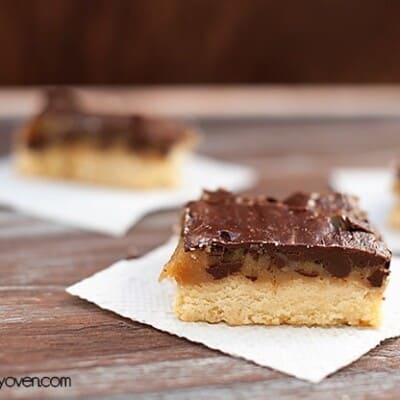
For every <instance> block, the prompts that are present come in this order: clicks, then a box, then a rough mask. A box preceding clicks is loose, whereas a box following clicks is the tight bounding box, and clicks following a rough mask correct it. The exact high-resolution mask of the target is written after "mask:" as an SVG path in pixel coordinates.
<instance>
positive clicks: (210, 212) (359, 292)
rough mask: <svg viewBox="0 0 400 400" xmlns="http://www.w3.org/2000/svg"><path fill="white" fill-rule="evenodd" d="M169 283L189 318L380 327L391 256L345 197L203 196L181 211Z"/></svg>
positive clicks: (168, 271) (352, 199)
mask: <svg viewBox="0 0 400 400" xmlns="http://www.w3.org/2000/svg"><path fill="white" fill-rule="evenodd" d="M181 225H182V229H181V236H180V240H179V244H178V246H177V248H176V250H175V252H174V254H173V255H172V257H171V259H170V261H169V262H168V263H167V264H166V265H165V267H164V269H163V270H162V272H161V276H160V279H164V278H172V279H174V280H175V281H176V283H177V294H176V299H175V313H176V315H177V316H178V318H180V319H181V320H184V321H207V322H212V323H215V322H221V321H224V322H226V323H228V324H230V325H246V324H265V325H280V324H290V325H309V326H312V325H322V326H325V325H343V324H344V325H356V326H378V325H379V323H380V320H381V312H380V310H381V305H382V301H383V294H384V290H385V287H386V284H387V280H388V275H389V265H390V260H391V252H390V251H389V250H388V248H387V246H386V244H385V243H384V242H383V240H382V238H381V236H380V235H379V233H378V232H377V231H376V230H375V229H374V228H373V227H372V226H371V225H370V223H369V222H368V219H367V217H366V214H365V213H364V212H363V211H362V210H360V208H359V205H358V199H357V198H355V197H352V196H348V195H345V194H340V193H329V194H317V193H302V192H299V193H294V194H293V195H292V196H290V197H289V198H287V199H285V200H284V201H278V200H276V199H274V198H269V197H265V196H262V197H255V198H250V197H244V196H239V195H234V194H232V193H230V192H227V191H224V190H219V191H216V192H204V194H203V195H202V197H201V198H200V199H199V200H197V201H192V202H190V203H188V204H187V205H186V206H185V208H184V210H183V214H182V224H181Z"/></svg>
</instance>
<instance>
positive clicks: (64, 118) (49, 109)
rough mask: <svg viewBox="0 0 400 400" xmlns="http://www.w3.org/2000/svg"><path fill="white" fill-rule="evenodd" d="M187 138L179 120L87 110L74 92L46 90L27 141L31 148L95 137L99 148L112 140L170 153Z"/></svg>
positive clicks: (186, 130)
mask: <svg viewBox="0 0 400 400" xmlns="http://www.w3.org/2000/svg"><path fill="white" fill-rule="evenodd" d="M187 137H188V128H187V127H186V126H184V125H182V124H179V123H178V122H175V121H171V120H166V119H160V118H151V117H144V116H140V115H104V114H95V113H91V112H88V111H85V110H84V109H83V108H82V105H81V104H80V103H79V99H78V98H77V96H76V95H75V93H74V91H72V90H70V89H54V90H50V91H48V92H46V105H45V108H44V110H43V111H42V112H41V113H40V114H39V115H38V116H36V117H34V118H33V120H32V121H31V123H30V126H29V129H28V134H27V136H26V144H27V146H28V147H30V148H32V149H42V148H45V147H46V146H48V145H52V144H59V143H74V142H79V140H81V139H93V140H94V141H95V143H96V144H97V145H98V146H99V147H107V146H109V145H111V144H113V143H120V144H123V145H124V146H125V147H127V148H129V149H131V150H138V151H140V150H155V151H158V152H159V153H162V154H165V153H167V152H168V151H169V150H170V149H171V148H172V147H173V146H174V144H176V143H177V142H179V141H181V140H185V139H186V138H187Z"/></svg>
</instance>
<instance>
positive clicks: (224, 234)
mask: <svg viewBox="0 0 400 400" xmlns="http://www.w3.org/2000/svg"><path fill="white" fill-rule="evenodd" d="M182 235H183V240H184V248H185V251H194V250H197V249H203V250H205V251H207V252H208V253H210V254H212V255H221V254H224V252H226V251H231V250H233V249H242V250H243V251H245V252H250V253H251V254H253V255H255V256H258V255H261V254H266V255H268V256H270V257H271V260H272V261H273V263H274V264H275V265H276V266H277V267H278V268H282V267H284V266H285V265H287V263H288V262H289V261H311V262H314V263H317V264H320V265H322V266H323V267H324V269H325V270H326V271H328V272H329V273H330V274H331V275H332V276H335V277H338V278H345V277H347V276H348V275H349V274H350V273H351V271H352V269H353V267H355V266H356V267H358V268H363V269H364V268H365V269H366V271H367V279H368V281H369V282H370V284H371V285H372V286H377V287H378V286H381V285H382V284H383V282H384V280H385V277H386V276H387V275H388V273H389V265H390V260H391V252H390V250H389V249H388V248H387V246H386V244H385V243H384V242H383V241H382V239H381V236H380V234H379V233H378V232H377V231H376V230H375V229H374V228H373V227H372V226H371V224H370V223H369V221H368V219H367V216H366V214H365V212H364V211H362V210H361V209H360V208H359V204H358V199H357V198H356V197H353V196H348V195H345V194H341V193H328V194H317V193H303V192H297V193H294V194H293V195H292V196H290V197H288V198H287V199H285V200H284V201H277V200H276V199H271V198H269V197H262V196H261V197H257V198H248V197H243V196H237V195H234V194H232V193H230V192H227V191H224V190H218V191H216V192H204V193H203V196H202V197H201V199H200V200H198V201H193V202H190V203H188V204H187V205H186V207H185V209H184V216H183V231H182ZM218 265H220V266H221V268H220V271H219V270H218ZM237 268H238V267H237V261H236V262H235V266H234V268H232V265H229V266H228V265H224V263H223V262H221V263H220V264H215V265H212V266H210V268H209V270H210V271H209V272H210V273H212V275H213V276H214V277H217V278H218V276H220V275H222V276H226V275H227V274H229V273H230V271H231V269H233V270H237Z"/></svg>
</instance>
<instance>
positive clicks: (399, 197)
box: [389, 162, 400, 230]
mask: <svg viewBox="0 0 400 400" xmlns="http://www.w3.org/2000/svg"><path fill="white" fill-rule="evenodd" d="M394 170H395V181H394V187H393V190H394V195H395V197H396V200H395V204H394V206H393V209H392V210H391V212H390V216H389V223H390V225H391V226H392V227H393V228H394V229H398V230H400V162H397V163H396V164H395V165H394Z"/></svg>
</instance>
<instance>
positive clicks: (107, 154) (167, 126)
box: [15, 89, 196, 188]
mask: <svg viewBox="0 0 400 400" xmlns="http://www.w3.org/2000/svg"><path fill="white" fill-rule="evenodd" d="M195 143H196V134H195V133H194V132H193V130H192V129H190V128H188V127H187V126H185V125H183V124H180V123H178V122H176V121H172V120H168V119H161V118H153V117H146V116H142V115H116V114H115V115H106V114H99V113H93V112H89V111H87V110H85V109H84V107H83V106H82V104H80V101H79V99H78V97H77V95H76V93H75V92H74V91H72V90H71V89H53V90H50V91H48V92H47V98H46V105H45V107H44V109H43V111H42V112H40V113H39V114H38V115H37V116H35V117H33V118H32V119H31V120H30V121H28V123H27V124H25V126H24V127H23V128H22V129H21V131H20V132H18V135H17V140H16V151H15V159H16V167H17V170H18V171H19V172H20V173H21V174H24V175H40V176H45V177H50V178H59V179H72V180H80V181H86V182H91V183H96V184H103V185H112V186H121V187H128V188H153V187H172V186H176V185H178V184H179V183H180V181H181V173H182V168H183V165H182V163H183V161H184V159H185V158H186V156H187V155H188V153H189V152H190V151H191V149H192V147H193V146H194V144H195Z"/></svg>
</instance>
